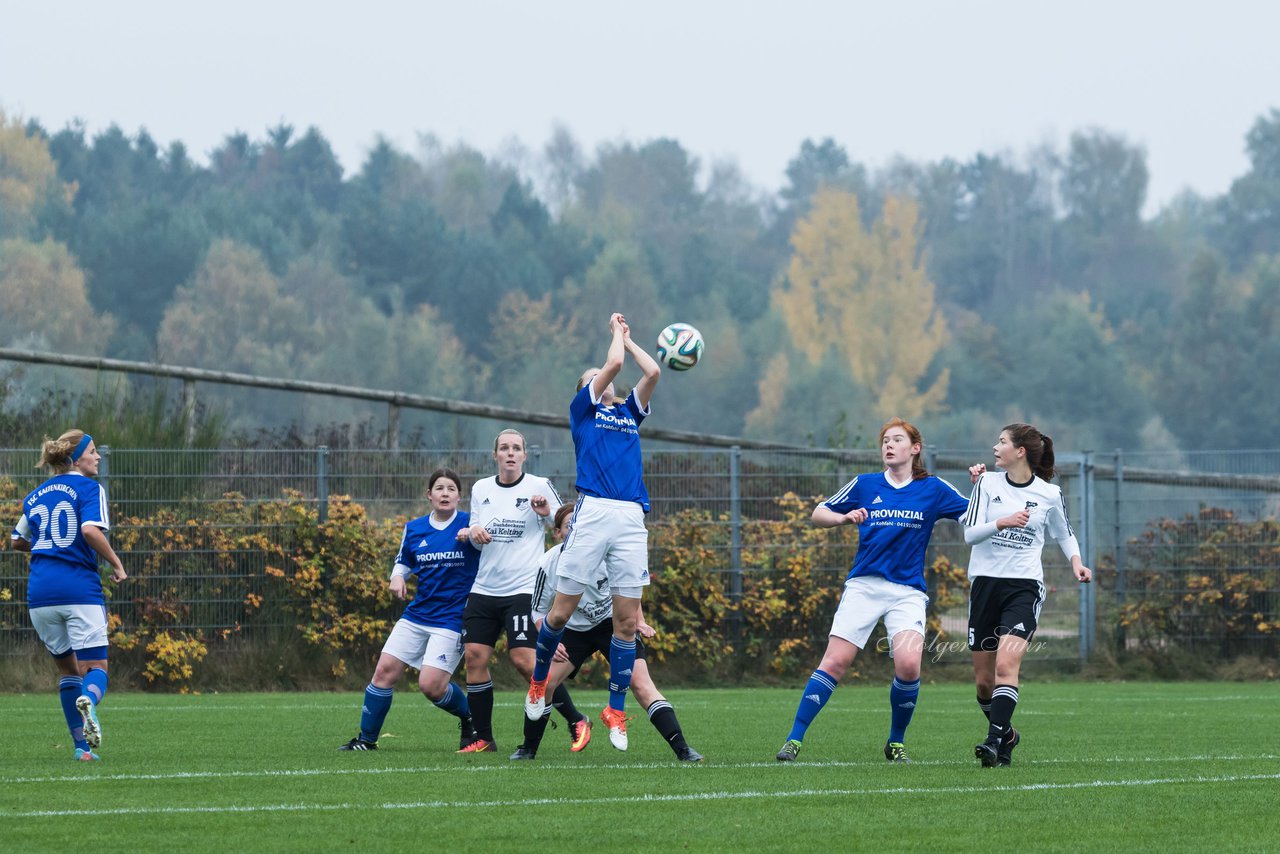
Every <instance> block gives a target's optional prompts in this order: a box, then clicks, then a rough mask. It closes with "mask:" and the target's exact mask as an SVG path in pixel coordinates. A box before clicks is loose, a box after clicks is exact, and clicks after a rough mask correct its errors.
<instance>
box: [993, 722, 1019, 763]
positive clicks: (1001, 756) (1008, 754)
mask: <svg viewBox="0 0 1280 854" xmlns="http://www.w3.org/2000/svg"><path fill="white" fill-rule="evenodd" d="M1021 741H1022V736H1021V735H1020V734H1019V733H1018V731H1017V730H1016V729H1014V728H1013V727H1009V734H1008V735H1006V736H1005V737H1004V738H1002V739H1000V749H999V750H997V751H996V766H997V767H1007V766H1009V765H1012V764H1013V749H1014V748H1015V747H1017V746H1018V744H1019V743H1020V742H1021Z"/></svg>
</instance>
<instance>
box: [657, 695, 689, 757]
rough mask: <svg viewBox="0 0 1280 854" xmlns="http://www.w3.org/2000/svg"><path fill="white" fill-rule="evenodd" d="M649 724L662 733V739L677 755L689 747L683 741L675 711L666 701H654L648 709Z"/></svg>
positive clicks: (682, 732)
mask: <svg viewBox="0 0 1280 854" xmlns="http://www.w3.org/2000/svg"><path fill="white" fill-rule="evenodd" d="M648 712H649V723H651V724H653V728H654V729H656V730H657V731H658V732H660V733H662V737H663V738H665V739H666V740H667V744H669V745H671V749H672V750H673V751H675V752H677V753H679V752H680V751H681V750H684V749H685V748H687V747H688V746H689V744H688V742H686V741H685V740H684V731H683V730H681V729H680V721H678V720H676V710H675V709H673V708H671V704H670V703H668V702H667V701H666V700H654V701H653V705H651V706H650V707H649V709H648Z"/></svg>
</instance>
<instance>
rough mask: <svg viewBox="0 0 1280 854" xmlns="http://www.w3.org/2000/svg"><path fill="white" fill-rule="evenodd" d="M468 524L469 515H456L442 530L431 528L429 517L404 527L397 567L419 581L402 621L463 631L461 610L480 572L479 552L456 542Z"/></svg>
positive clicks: (469, 545) (468, 544)
mask: <svg viewBox="0 0 1280 854" xmlns="http://www.w3.org/2000/svg"><path fill="white" fill-rule="evenodd" d="M470 524H471V516H470V514H468V513H462V512H458V513H455V514H454V517H453V521H451V522H450V523H449V524H448V525H446V526H445V527H444V528H443V529H442V528H437V527H436V526H435V525H433V524H431V516H430V515H426V516H423V517H422V518H421V519H414V520H413V521H412V522H410V523H409V524H407V525H405V526H404V539H402V540H401V541H400V552H399V554H397V555H396V563H397V564H400V565H403V566H407V567H409V571H410V572H412V573H413V575H414V577H415V578H417V579H418V587H417V592H416V593H415V595H414V597H413V601H412V602H410V603H409V606H408V607H407V608H405V609H404V614H403V615H401V616H402V617H403V618H404V619H406V620H408V621H409V622H411V623H417V624H418V625H421V626H431V627H432V628H436V629H452V630H453V631H455V632H461V631H462V609H463V608H464V607H466V604H467V594H468V593H470V592H471V585H472V584H473V583H474V582H475V580H476V571H477V570H478V569H479V568H480V550H479V549H477V548H476V547H475V546H473V545H471V543H470V541H467V540H463V541H461V542H460V541H459V540H458V532H459V531H461V530H462V529H463V528H465V527H467V526H468V525H470Z"/></svg>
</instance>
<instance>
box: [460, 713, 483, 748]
mask: <svg viewBox="0 0 1280 854" xmlns="http://www.w3.org/2000/svg"><path fill="white" fill-rule="evenodd" d="M458 731H459V733H460V735H459V736H458V752H462V750H464V749H465V748H466V747H467V746H468V745H471V744H475V743H476V740H477V739H479V738H480V733H478V732H476V725H475V721H473V720H472V719H471V718H469V717H467V718H459V719H458Z"/></svg>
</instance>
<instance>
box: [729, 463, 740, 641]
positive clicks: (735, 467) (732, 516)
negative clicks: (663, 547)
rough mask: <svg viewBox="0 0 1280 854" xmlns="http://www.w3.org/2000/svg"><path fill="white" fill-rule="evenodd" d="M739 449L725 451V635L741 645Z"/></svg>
mask: <svg viewBox="0 0 1280 854" xmlns="http://www.w3.org/2000/svg"><path fill="white" fill-rule="evenodd" d="M741 474H742V447H741V446H739V445H734V446H733V447H731V448H730V449H729V601H730V602H732V603H733V610H732V612H731V614H732V617H731V618H730V619H731V622H730V624H729V636H730V639H731V641H732V643H733V645H734V648H735V649H741V646H742V482H741Z"/></svg>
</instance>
